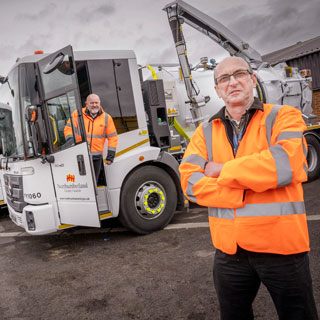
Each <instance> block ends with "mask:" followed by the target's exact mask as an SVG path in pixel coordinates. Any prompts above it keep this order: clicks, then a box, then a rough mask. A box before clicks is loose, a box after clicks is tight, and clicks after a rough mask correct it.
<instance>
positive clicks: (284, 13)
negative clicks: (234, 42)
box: [217, 0, 320, 53]
mask: <svg viewBox="0 0 320 320" xmlns="http://www.w3.org/2000/svg"><path fill="white" fill-rule="evenodd" d="M319 16H320V7H319V5H318V3H317V1H313V0H309V1H304V2H301V0H287V1H284V0H283V1H281V2H280V1H278V0H269V1H268V2H267V3H266V5H265V8H264V10H263V8H262V10H261V11H260V12H257V13H254V14H253V13H251V12H250V8H249V7H248V6H244V5H242V6H236V7H233V8H230V9H228V10H224V11H222V12H221V13H220V14H219V18H217V20H219V21H220V22H222V23H224V24H225V25H226V26H227V27H228V28H229V29H230V30H231V31H233V32H235V33H237V35H238V36H239V37H240V38H241V39H243V40H244V41H246V42H248V43H249V44H250V45H251V46H252V47H254V48H255V49H256V50H258V51H259V52H260V53H267V52H271V51H274V50H277V49H280V48H283V47H286V46H289V45H292V44H294V43H295V42H297V41H304V40H307V39H309V38H312V37H313V36H316V35H317V33H318V32H319V31H318V30H319V29H320V22H319ZM307 23H309V24H310V25H311V24H313V25H314V29H313V30H314V33H313V34H312V33H310V29H311V30H312V27H311V28H310V27H309V28H308V30H309V31H308V32H306V31H305V27H306V24H307Z"/></svg>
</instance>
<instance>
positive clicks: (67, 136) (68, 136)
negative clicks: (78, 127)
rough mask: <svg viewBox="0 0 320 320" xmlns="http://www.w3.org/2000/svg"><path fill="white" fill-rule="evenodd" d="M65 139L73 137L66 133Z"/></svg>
mask: <svg viewBox="0 0 320 320" xmlns="http://www.w3.org/2000/svg"><path fill="white" fill-rule="evenodd" d="M65 138H66V139H69V138H72V139H73V135H72V134H68V135H66V136H65Z"/></svg>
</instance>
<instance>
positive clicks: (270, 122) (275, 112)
mask: <svg viewBox="0 0 320 320" xmlns="http://www.w3.org/2000/svg"><path fill="white" fill-rule="evenodd" d="M281 107H282V106H280V105H275V106H273V108H272V110H271V111H270V113H269V114H268V115H267V118H266V130H267V139H268V144H269V146H270V144H271V133H272V127H273V124H274V121H275V119H276V117H277V115H278V112H279V109H280V108H281Z"/></svg>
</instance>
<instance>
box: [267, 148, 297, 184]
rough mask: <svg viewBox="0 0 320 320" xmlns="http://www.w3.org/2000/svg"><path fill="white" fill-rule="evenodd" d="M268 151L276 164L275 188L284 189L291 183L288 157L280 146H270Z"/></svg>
mask: <svg viewBox="0 0 320 320" xmlns="http://www.w3.org/2000/svg"><path fill="white" fill-rule="evenodd" d="M270 151H271V154H272V156H273V159H274V161H275V163H276V169H277V178H278V185H277V188H280V187H284V186H286V185H288V184H290V183H291V182H292V170H291V165H290V161H289V157H288V155H287V153H286V152H285V150H284V149H283V147H282V146H281V145H280V144H276V145H274V146H272V147H271V148H270Z"/></svg>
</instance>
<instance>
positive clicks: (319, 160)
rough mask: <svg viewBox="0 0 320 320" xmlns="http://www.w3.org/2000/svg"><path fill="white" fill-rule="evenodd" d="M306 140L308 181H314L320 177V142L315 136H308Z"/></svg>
mask: <svg viewBox="0 0 320 320" xmlns="http://www.w3.org/2000/svg"><path fill="white" fill-rule="evenodd" d="M306 140H307V144H308V155H307V162H308V181H313V180H315V179H317V178H318V177H319V175H320V142H319V140H318V139H317V138H316V137H315V136H313V135H307V136H306Z"/></svg>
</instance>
